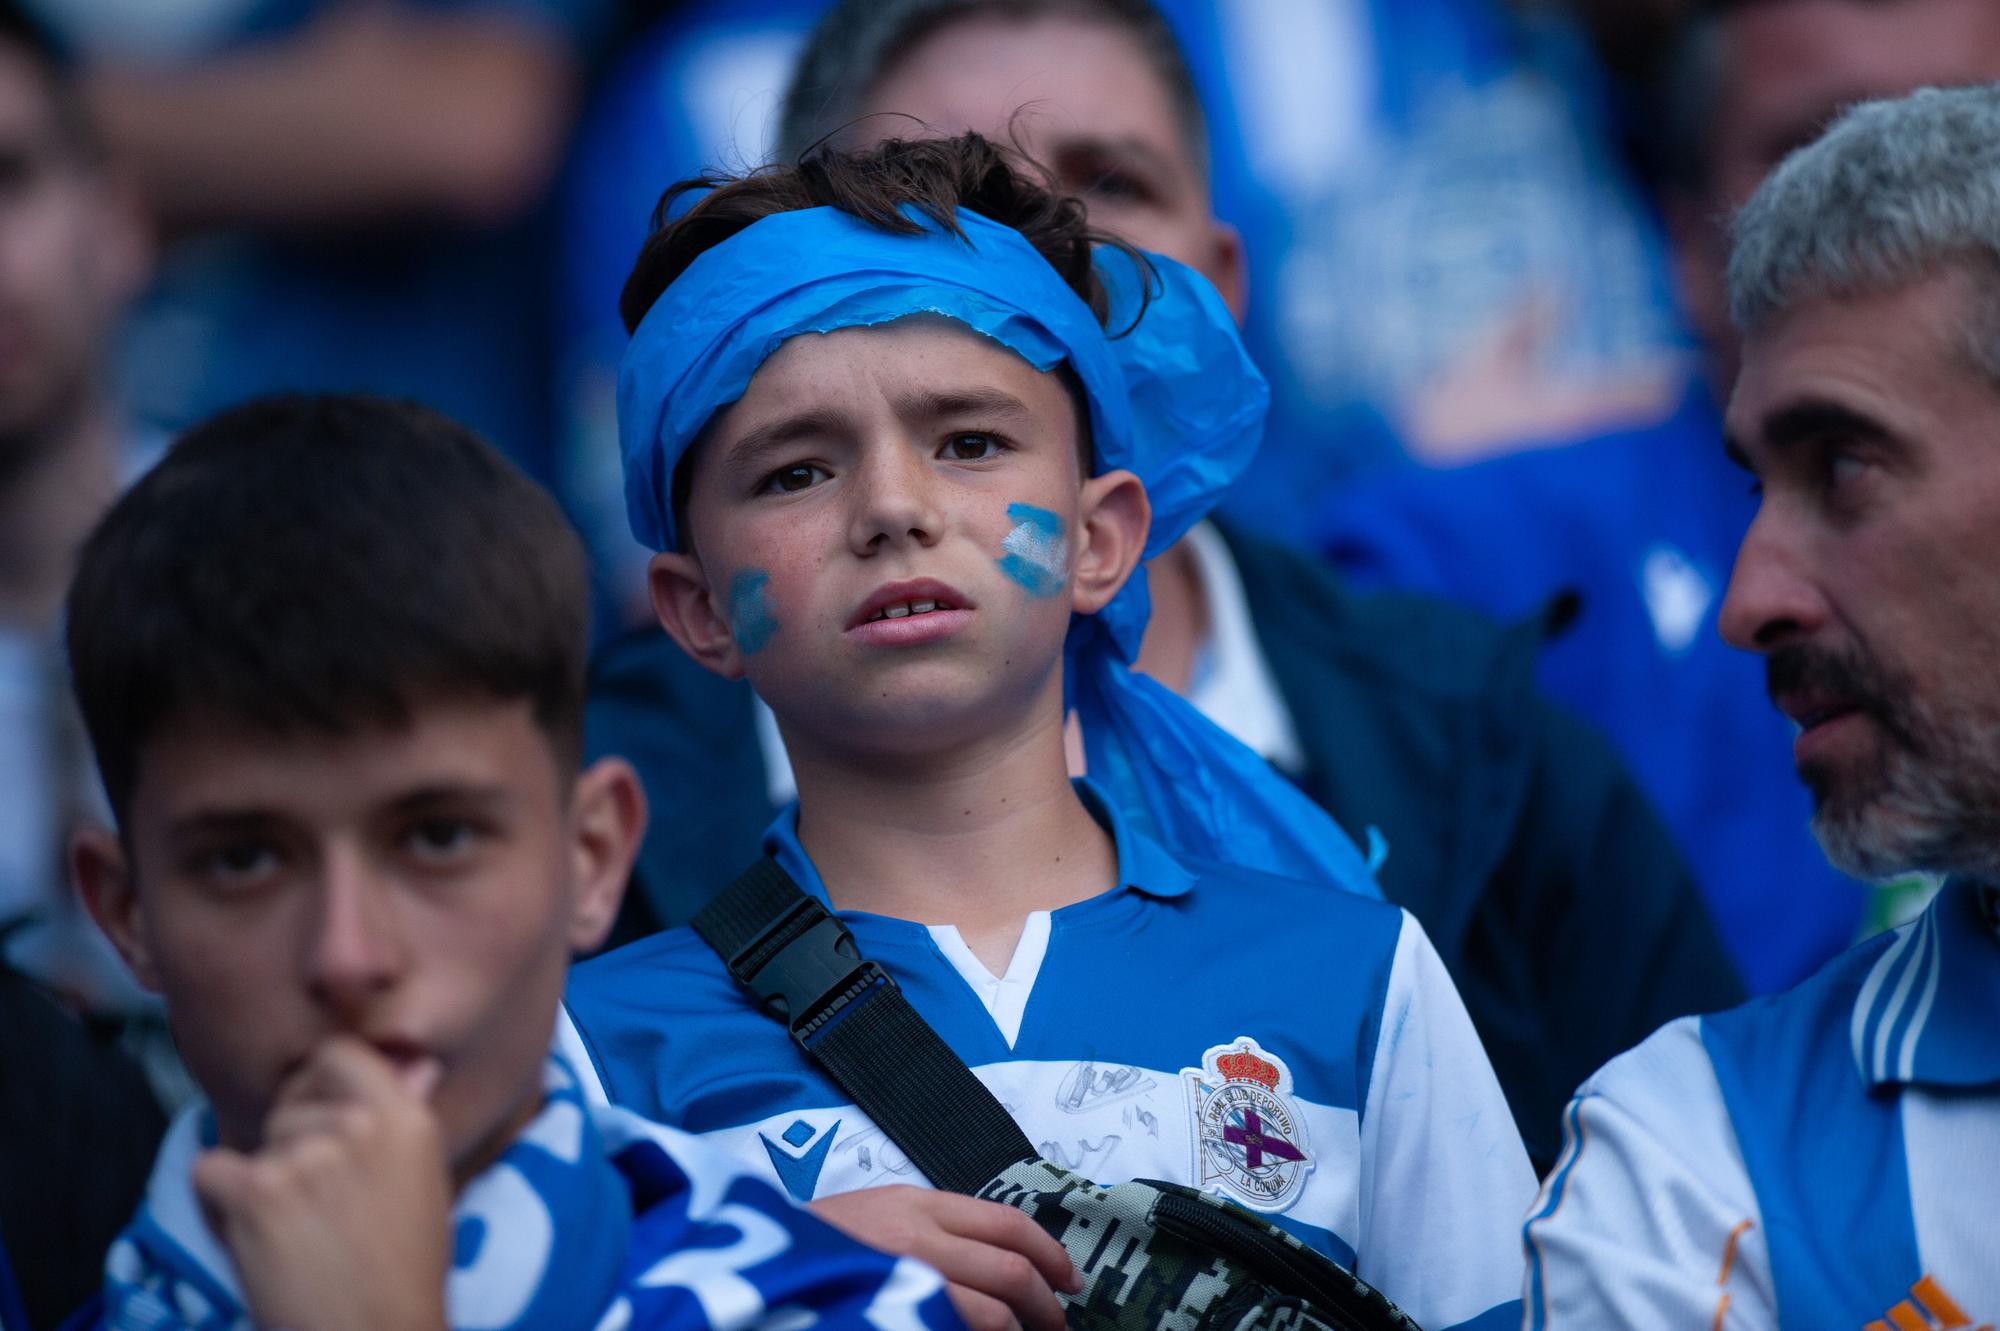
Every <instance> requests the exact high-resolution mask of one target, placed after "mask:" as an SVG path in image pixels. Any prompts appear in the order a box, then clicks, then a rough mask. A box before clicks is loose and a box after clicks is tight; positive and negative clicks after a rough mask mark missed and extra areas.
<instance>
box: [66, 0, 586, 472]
mask: <svg viewBox="0 0 2000 1331" xmlns="http://www.w3.org/2000/svg"><path fill="white" fill-rule="evenodd" d="M33 2H34V3H35V4H36V5H37V7H38V8H39V9H41V11H42V13H43V15H44V17H45V18H46V19H47V21H48V22H49V23H50V24H51V25H52V26H54V27H55V28H56V29H57V30H58V31H59V33H61V34H62V35H63V36H64V37H66V38H67V39H68V40H69V42H70V43H71V44H72V45H73V46H74V48H75V49H76V50H77V51H78V53H79V55H80V57H81V59H82V60H83V62H84V75H83V79H84V82H83V90H84V95H85V97H86V99H87V102H88V105H89V107H90V109H91V111H92V113H93V114H94V116H95V117H96V119H97V121H98V123H99V124H100V125H101V126H102V128H103V134H104V137H105V140H106V142H107V145H108V148H109V150H110V151H111V152H112V153H113V154H114V155H116V156H117V157H119V158H120V159H122V160H123V161H125V162H127V163H128V164H129V166H130V169H131V170H132V171H133V172H134V173H135V174H136V176H137V178H138V180H139V182H140V184H141V185H142V187H143V188H144V190H145V193H146V196H147V198H148V200H149V202H150V204H151V206H152V208H153V209H154V210H155V212H156V213H157V214H158V216H159V218H160V221H161V224H162V226H163V227H164V228H165V230H166V231H167V232H168V233H169V235H170V237H171V238H172V239H173V241H174V243H173V245H172V246H171V247H170V248H169V250H168V252H167V255H166V260H165V262H164V264H163V266H162V271H161V274H160V280H159V282H158V284H157V285H156V287H155V289H154V291H153V292H152V293H151V295H150V297H149V298H148V300H147V302H146V304H145V305H144V306H143V308H142V309H141V311H140V315H139V318H138V320H137V322H136V323H135V325H134V327H133V328H132V330H131V332H130V336H129V345H128V346H127V348H126V355H125V358H124V359H125V365H126V368H127V370H128V373H129V388H130V392H131V395H132V400H133V403H134V405H135V407H136V408H137V409H138V410H139V411H140V412H141V413H142V414H143V415H144V416H145V417H146V418H147V419H150V420H153V421H155V422H156V423H157V424H159V425H161V426H163V427H165V428H169V429H175V428H179V427H181V426H183V425H185V424H187V423H189V422H190V421H192V420H194V419H196V418H199V417H202V416H205V415H207V414H209V413H210V412H212V411H214V410H216V409H218V408H220V407H223V406H226V405H229V404H231V403H234V402H236V401H239V400H241V399H243V398H245V397H248V396H251V395H253V394H257V393H261V392H265V391H269V390H275V389H288V388H333V389H367V390H370V391H375V392H381V393H388V394H395V395H402V396H409V397H415V398H419V399H422V400H424V401H426V402H429V403H432V404H433V405H435V406H438V407H440V408H442V409H443V410H445V411H447V412H449V413H450V414H452V415H454V416H456V417H458V418H460V419H463V420H465V421H466V422H468V423H469V424H471V425H473V426H474V427H475V428H477V429H478V430H479V431H480V432H481V433H482V434H485V435H486V436H487V437H489V438H491V439H493V440H494V441H495V442H496V443H497V444H499V445H500V446H501V447H502V449H503V450H505V451H506V452H508V453H509V454H510V455H512V456H513V457H514V458H515V459H516V460H518V461H520V462H521V463H523V464H524V465H525V466H527V467H528V468H529V470H530V471H531V472H533V473H535V474H537V475H539V476H541V477H542V478H544V479H547V478H548V477H549V476H550V475H551V473H552V470H553V465H554V464H553V462H552V459H551V458H550V456H549V445H548V442H547V441H548V437H549V421H550V416H549V407H548V401H547V395H546V384H547V380H548V375H547V365H548V351H547V326H548V324H547V313H548V307H547V292H546V280H545V276H544V274H545V271H546V252H545V249H544V247H543V244H542V239H543V236H542V232H541V231H540V229H539V228H538V225H537V216H538V210H539V205H540V202H541V200H542V198H543V197H544V194H545V189H546V186H547V184H548V182H549V180H550V178H551V176H552V175H553V173H554V171H555V168H556V165H557V163H558V161H559V160H560V157H561V154H562V151H563V146H564V144H565V141H566V137H567V134H568V129H569V124H570V117H571V111H572V104H573V102H574V100H575V98H576V95H577V89H578V85H579V83H580V81H581V76H582V72H583V62H584V58H585V54H586V52H587V50H588V49H589V48H590V46H591V44H592V43H593V42H594V41H595V39H596V37H597V35H598V33H599V30H600V28H601V26H602V24H603V21H604V19H605V18H606V16H607V12H608V10H609V9H610V4H609V3H608V0H383V2H382V3H374V2H372V0H239V2H238V3H230V4H212V3H194V2H192V0H158V2H157V3H148V4H144V5H134V4H131V3H127V2H126V0H33Z"/></svg>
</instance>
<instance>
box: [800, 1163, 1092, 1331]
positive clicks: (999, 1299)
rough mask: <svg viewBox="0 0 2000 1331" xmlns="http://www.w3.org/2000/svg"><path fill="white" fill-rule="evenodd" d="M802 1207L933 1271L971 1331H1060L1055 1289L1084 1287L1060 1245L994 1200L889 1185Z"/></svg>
mask: <svg viewBox="0 0 2000 1331" xmlns="http://www.w3.org/2000/svg"><path fill="white" fill-rule="evenodd" d="M808 1209H809V1210H811V1211H812V1213H813V1214H814V1215H817V1216H818V1217H819V1218H820V1219H822V1220H824V1221H826V1222H827V1223H828V1224H829V1225H832V1226H833V1227H834V1228H836V1229H840V1230H845V1231H846V1232H847V1233H848V1234H851V1235H852V1236H854V1237H855V1238H857V1239H860V1240H861V1241H862V1242H863V1243H866V1244H868V1245H870V1246H871V1247H876V1248H880V1249H881V1250H882V1251H883V1252H887V1253H893V1254H895V1255H896V1256H898V1257H914V1258H916V1259H917V1260H918V1261H920V1262H924V1263H926V1264H928V1265H930V1266H931V1267H933V1268H935V1269H936V1270H937V1272H938V1274H940V1275H942V1276H943V1277H944V1278H945V1280H946V1281H948V1282H949V1284H950V1293H951V1301H952V1304H953V1305H954V1306H955V1307H956V1308H957V1309H958V1315H959V1316H960V1317H961V1318H963V1319H964V1320H965V1323H966V1325H967V1326H969V1327H971V1328H972V1331H1008V1329H1009V1328H1012V1327H1015V1326H1020V1327H1024V1328H1026V1329H1027V1331H1062V1329H1063V1306H1062V1304H1061V1303H1060V1302H1058V1301H1057V1299H1056V1296H1055V1293H1054V1291H1056V1290H1058V1289H1059V1290H1062V1291H1063V1292H1064V1293H1068V1294H1074V1293H1076V1292H1077V1291H1078V1290H1080V1289H1082V1288H1083V1277H1082V1276H1080V1275H1078V1274H1077V1271H1076V1266H1075V1264H1074V1263H1072V1262H1071V1261H1070V1259H1069V1254H1068V1253H1067V1252H1065V1251H1064V1250H1063V1246H1062V1244H1060V1243H1057V1242H1056V1241H1055V1240H1054V1239H1052V1238H1050V1237H1049V1236H1048V1234H1047V1233H1046V1232H1045V1231H1044V1230H1043V1229H1042V1227H1041V1226H1040V1225H1037V1224H1036V1223H1035V1222H1034V1221H1033V1220H1030V1219H1029V1218H1028V1215H1027V1213H1026V1212H1025V1211H1017V1210H1015V1209H1014V1208H1013V1207H1011V1206H1005V1205H1002V1204H1001V1203H999V1202H988V1201H981V1200H980V1199H979V1198H977V1197H965V1196H961V1195H959V1194H958V1193H955V1192H936V1191H933V1190H932V1189H930V1188H916V1187H911V1186H910V1185H908V1184H894V1185H892V1186H889V1187H883V1188H863V1189H861V1190H860V1191H858V1192H845V1193H840V1194H838V1195H836V1196H832V1197H822V1198H820V1199H819V1200H817V1201H815V1202H813V1203H812V1204H811V1206H810V1207H809V1208H808Z"/></svg>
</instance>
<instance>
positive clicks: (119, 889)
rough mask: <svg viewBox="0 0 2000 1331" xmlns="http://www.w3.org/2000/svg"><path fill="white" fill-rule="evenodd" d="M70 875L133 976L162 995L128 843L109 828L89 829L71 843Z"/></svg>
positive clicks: (98, 923) (93, 917)
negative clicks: (134, 880)
mask: <svg viewBox="0 0 2000 1331" xmlns="http://www.w3.org/2000/svg"><path fill="white" fill-rule="evenodd" d="M69 862H70V875H71V877H72V878H74V879H75V882H76V891H77V895H78V896H80V897H82V898H83V906H84V909H85V910H87V911H89V912H90V918H91V919H93V920H95V921H96V922H97V927H98V928H99V929H101V930H103V931H104V936H105V937H106V938H108V939H110V940H111V946H113V947H114V948H116V949H118V955H119V957H120V958H122V959H123V960H124V962H125V964H126V966H128V967H130V968H131V971H132V974H133V976H134V977H135V978H136V979H137V980H138V981H139V983H140V984H142V985H144V986H145V987H146V988H147V989H150V990H152V991H153V992H154V993H158V992H159V989H160V971H159V967H158V966H156V965H154V964H153V949H152V947H151V946H150V945H149V944H148V943H147V941H146V929H145V923H144V921H143V920H142V919H141V918H140V911H139V893H138V890H137V884H135V883H134V882H133V879H132V862H131V860H130V859H128V858H127V857H126V854H125V846H124V843H122V842H121V841H119V839H118V836H117V834H116V833H114V832H112V831H111V830H110V829H109V828H104V827H86V828H84V829H83V830H81V831H79V832H78V833H77V834H76V835H75V836H74V837H73V838H72V839H71V841H70V848H69Z"/></svg>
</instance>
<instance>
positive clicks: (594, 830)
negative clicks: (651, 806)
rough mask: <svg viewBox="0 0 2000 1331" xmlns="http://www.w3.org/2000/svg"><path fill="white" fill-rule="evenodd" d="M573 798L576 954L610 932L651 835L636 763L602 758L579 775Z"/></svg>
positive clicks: (572, 938)
mask: <svg viewBox="0 0 2000 1331" xmlns="http://www.w3.org/2000/svg"><path fill="white" fill-rule="evenodd" d="M571 798H572V799H573V800H574V801H575V804H574V814H573V817H572V819H571V825H572V827H573V828H574V831H573V832H572V834H571V835H572V837H573V838H574V840H573V843H572V845H571V853H572V854H573V855H574V856H575V857H576V865H575V894H574V895H573V896H572V898H571V900H570V913H569V945H570V950H571V951H572V952H591V951H595V950H596V948H597V945H598V944H600V943H602V942H603V941H604V936H605V935H606V934H608V933H610V932H611V926H612V924H613V922H615V921H616V920H617V918H618V906H619V903H620V902H622V901H623V900H624V899H625V882H626V880H627V879H629V878H630V877H631V876H632V861H633V860H634V859H636V858H637V857H638V854H639V840H640V838H641V837H643V836H644V835H645V834H646V792H645V790H644V788H643V787H642V786H641V785H640V783H639V774H638V773H637V772H635V771H633V770H632V764H630V763H628V762H626V761H625V760H624V759H623V758H600V759H598V760H597V761H596V762H594V763H592V764H591V765H590V766H589V767H587V768H585V769H584V771H583V774H582V775H581V776H579V777H577V779H576V789H575V792H574V793H573V795H572V797H571Z"/></svg>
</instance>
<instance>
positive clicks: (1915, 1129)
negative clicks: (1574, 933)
mask: <svg viewBox="0 0 2000 1331" xmlns="http://www.w3.org/2000/svg"><path fill="white" fill-rule="evenodd" d="M1564 1127H1565V1144H1564V1150H1563V1155H1562V1158H1561V1159H1560V1161H1559V1162H1558V1164H1557V1167H1556V1169H1555V1171H1554V1172H1553V1173H1551V1174H1550V1176H1549V1179H1548V1182H1547V1183H1546V1184H1545V1185H1544V1186H1543V1189H1542V1195H1541V1198H1540V1200H1539V1201H1538V1202H1537V1203H1536V1206H1535V1209H1534V1211H1533V1212H1532V1213H1531V1215H1530V1217H1529V1220H1528V1223H1527V1226H1526V1231H1525V1235H1526V1245H1527V1255H1528V1272H1527V1302H1528V1318H1527V1325H1528V1326H1529V1327H1531V1328H1542V1327H1558V1328H1559V1327H1579V1328H1581V1327H1591V1328H1596V1327H1602V1326H1620V1327H1628V1328H1639V1329H1641V1331H1643V1329H1644V1328H1650V1327H1660V1328H1665V1327H1676V1328H1684V1327H1695V1326H1699V1327H1716V1328H1725V1329H1728V1328H1746V1329H1747V1328H1762V1327H1778V1326H1781V1325H1782V1326H1786V1327H1792V1328H1811V1329H1812V1331H1823V1329H1825V1331H1831V1329H1832V1328H1862V1327H1865V1328H1868V1329H1869V1331H1889V1328H1891V1327H1894V1328H1897V1329H1898V1331H1924V1329H1925V1328H1942V1329H1945V1331H1950V1329H1953V1328H1959V1327H1966V1328H1970V1327H1973V1326H1975V1325H1979V1326H1989V1325H1990V1324H1992V1323H1994V1322H1996V1321H2000V900H1996V894H1995V892H1994V891H1993V889H1991V888H1983V887H1979V886H1976V885H1974V884H1972V883H1969V882H1953V883H1949V884H1947V885H1946V886H1945V888H1944V890H1943V891H1941V892H1940V893H1939V894H1938V896H1937V898H1936V899H1935V900H1934V901H1933V902H1932V903H1931V906H1930V908H1929V909H1928V910H1927V911H1925V912H1924V914H1923V915H1922V916H1920V917H1919V918H1918V919H1917V920H1915V921H1913V922H1912V923H1910V924H1908V925H1906V926H1904V927H1903V928H1901V929H1899V930H1896V931H1895V932H1894V933H1892V934H1886V935H1883V936H1881V937H1879V938H1876V939H1872V940H1870V941H1869V942H1867V943H1864V944H1862V945H1861V946H1859V947H1857V948H1854V949H1853V950H1851V951H1849V952H1848V953H1846V954H1845V955H1844V956H1841V957H1839V958H1837V959H1836V960H1834V961H1833V962H1830V963H1829V964H1828V965H1827V966H1826V967H1825V968H1824V969H1822V970H1821V971H1820V972H1819V974H1817V975H1815V976H1814V977H1813V978H1812V979H1810V980H1807V981H1806V982H1805V983H1804V984H1801V985H1799V986H1798V987H1797V988H1795V989H1792V990H1790V991H1789V992H1787V993H1783V994H1778V995H1774V996H1771V997H1768V998H1761V999H1758V1000H1756V1001H1754V1002H1752V1003H1749V1004H1746V1005H1745V1006H1743V1007H1740V1008H1737V1009H1734V1010H1733V1011H1730V1012H1725V1013H1721V1014H1719V1015H1716V1016H1712V1017H1701V1018H1696V1017H1687V1018H1683V1019H1682V1020H1680V1021H1676V1022H1673V1023H1671V1024H1670V1025H1668V1026H1666V1027H1664V1028H1662V1029H1661V1030H1660V1031H1659V1032H1658V1033H1657V1034H1655V1035H1654V1036H1653V1037H1652V1038H1651V1039H1649V1040H1647V1041H1646V1043H1644V1044H1642V1045H1640V1046H1639V1047H1638V1048H1637V1049H1635V1050H1633V1051H1632V1052H1631V1053H1629V1054H1626V1055H1624V1056H1623V1057H1621V1058H1618V1059H1615V1060H1613V1061H1612V1062H1611V1063H1610V1064H1608V1065H1607V1066H1606V1067H1605V1068H1604V1069H1603V1070H1602V1071H1601V1072H1599V1073H1598V1074H1597V1075H1596V1076H1595V1077H1592V1078H1591V1079H1590V1080H1589V1081H1588V1082H1586V1083H1585V1084H1584V1086H1583V1088H1582V1089H1581V1090H1580V1091H1579V1092H1578V1093H1577V1097H1576V1099H1575V1100H1574V1101H1572V1102H1571V1104H1570V1107H1569V1110H1568V1113H1567V1114H1566V1116H1565V1120H1564Z"/></svg>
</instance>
